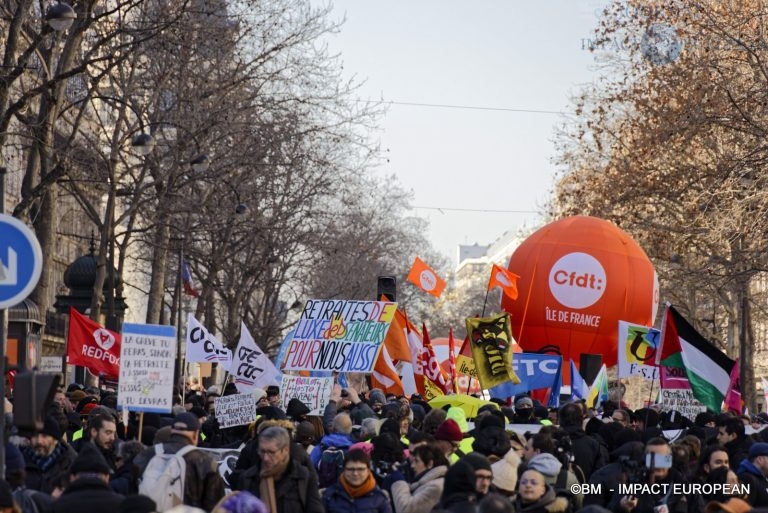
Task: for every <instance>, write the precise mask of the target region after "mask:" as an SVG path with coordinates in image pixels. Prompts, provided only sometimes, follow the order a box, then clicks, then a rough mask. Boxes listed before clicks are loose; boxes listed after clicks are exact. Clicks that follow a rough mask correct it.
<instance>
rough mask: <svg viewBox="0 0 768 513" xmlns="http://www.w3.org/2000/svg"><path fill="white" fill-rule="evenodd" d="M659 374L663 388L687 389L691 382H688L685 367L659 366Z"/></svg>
mask: <svg viewBox="0 0 768 513" xmlns="http://www.w3.org/2000/svg"><path fill="white" fill-rule="evenodd" d="M659 369H660V371H661V372H660V373H659V374H660V376H661V388H663V389H665V390H688V389H690V388H691V384H690V383H689V382H688V374H687V373H686V372H685V369H682V368H678V367H664V366H663V365H662V366H660V367H659Z"/></svg>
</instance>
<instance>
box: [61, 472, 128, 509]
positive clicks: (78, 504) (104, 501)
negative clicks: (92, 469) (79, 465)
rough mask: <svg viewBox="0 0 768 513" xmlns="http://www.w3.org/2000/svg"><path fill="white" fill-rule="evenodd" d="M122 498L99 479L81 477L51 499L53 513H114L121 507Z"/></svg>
mask: <svg viewBox="0 0 768 513" xmlns="http://www.w3.org/2000/svg"><path fill="white" fill-rule="evenodd" d="M124 499H125V497H123V496H122V495H120V494H119V493H115V492H113V491H111V490H110V489H109V487H108V486H107V483H105V482H104V481H102V480H101V479H99V478H93V477H81V478H79V479H77V480H75V481H73V482H72V483H71V484H70V485H69V486H68V487H67V489H66V490H64V493H62V494H61V497H59V498H58V499H57V500H55V501H53V513H83V512H85V511H87V512H93V513H96V512H102V511H104V512H110V513H116V512H119V511H120V509H121V508H122V504H123V500H124Z"/></svg>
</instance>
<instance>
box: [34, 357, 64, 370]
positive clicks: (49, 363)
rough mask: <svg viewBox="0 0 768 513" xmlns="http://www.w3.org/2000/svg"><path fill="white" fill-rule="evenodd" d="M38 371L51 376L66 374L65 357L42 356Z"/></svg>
mask: <svg viewBox="0 0 768 513" xmlns="http://www.w3.org/2000/svg"><path fill="white" fill-rule="evenodd" d="M37 370H39V371H40V372H47V373H50V374H60V373H62V372H64V357H63V356H41V357H40V365H39V366H38V368H37Z"/></svg>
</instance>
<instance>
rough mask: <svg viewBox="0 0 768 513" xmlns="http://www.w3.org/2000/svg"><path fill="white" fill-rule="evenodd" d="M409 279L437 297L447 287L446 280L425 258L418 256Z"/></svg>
mask: <svg viewBox="0 0 768 513" xmlns="http://www.w3.org/2000/svg"><path fill="white" fill-rule="evenodd" d="M408 281H410V282H411V283H413V284H414V285H416V286H417V287H419V288H420V289H421V290H423V291H424V292H426V293H428V294H432V295H433V296H435V297H440V294H442V293H443V289H444V288H445V280H444V279H442V278H441V277H439V276H438V275H437V273H435V271H433V270H432V268H431V267H429V266H428V265H427V264H426V263H424V260H422V259H421V258H419V257H416V260H414V261H413V265H412V266H411V271H410V272H409V273H408Z"/></svg>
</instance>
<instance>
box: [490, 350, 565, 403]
mask: <svg viewBox="0 0 768 513" xmlns="http://www.w3.org/2000/svg"><path fill="white" fill-rule="evenodd" d="M562 365H563V357H562V356H559V355H552V354H538V353H515V355H514V358H513V360H512V370H513V371H514V372H515V374H517V377H519V378H520V383H517V384H515V383H514V382H512V381H508V382H506V383H502V384H501V385H498V386H495V387H493V388H491V390H490V392H491V396H492V397H513V396H515V395H517V394H522V393H525V392H528V391H529V390H538V389H542V388H551V389H552V391H553V392H554V394H555V395H557V396H559V395H560V386H561V385H562Z"/></svg>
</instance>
